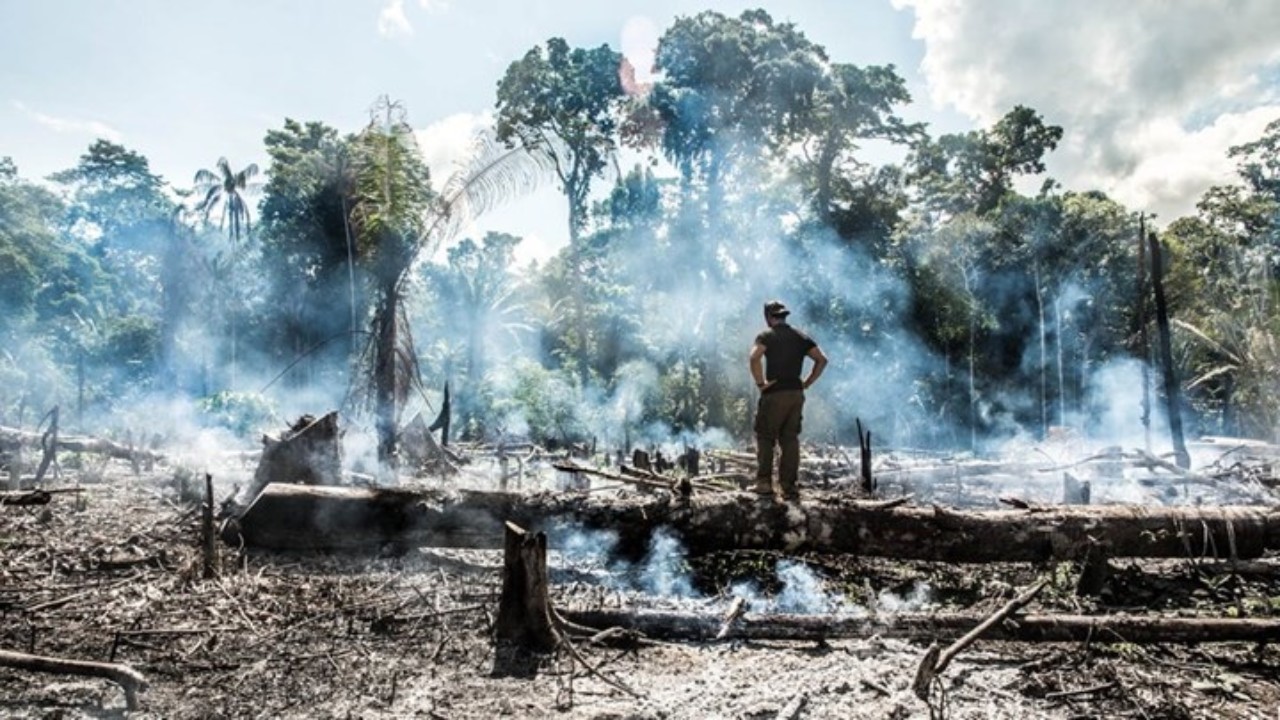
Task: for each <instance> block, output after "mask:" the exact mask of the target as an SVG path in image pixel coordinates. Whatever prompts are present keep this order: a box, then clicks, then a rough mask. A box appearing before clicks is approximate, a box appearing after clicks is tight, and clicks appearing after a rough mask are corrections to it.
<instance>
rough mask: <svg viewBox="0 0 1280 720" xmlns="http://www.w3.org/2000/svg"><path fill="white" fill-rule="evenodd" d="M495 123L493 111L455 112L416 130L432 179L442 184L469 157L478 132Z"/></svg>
mask: <svg viewBox="0 0 1280 720" xmlns="http://www.w3.org/2000/svg"><path fill="white" fill-rule="evenodd" d="M492 126H493V113H491V112H488V111H486V112H483V113H456V114H454V115H450V116H448V117H446V118H444V119H443V120H438V121H436V122H434V123H432V124H430V125H428V126H426V127H425V128H422V129H421V130H418V131H417V132H416V133H415V137H416V139H417V141H418V148H419V149H420V150H421V151H422V156H423V158H424V159H426V161H427V167H429V168H431V181H432V183H433V184H434V185H435V186H436V187H439V186H440V185H441V184H442V183H444V181H445V180H446V179H447V178H448V177H449V176H450V175H452V174H453V171H454V170H455V169H456V167H457V165H458V163H459V162H462V161H464V160H466V159H467V156H468V153H469V152H470V150H471V144H472V141H473V140H474V138H475V137H476V133H477V132H479V131H480V130H482V129H484V128H489V127H492Z"/></svg>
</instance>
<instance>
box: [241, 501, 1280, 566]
mask: <svg viewBox="0 0 1280 720" xmlns="http://www.w3.org/2000/svg"><path fill="white" fill-rule="evenodd" d="M507 521H510V522H515V523H517V524H519V525H521V526H523V527H526V528H530V529H534V530H536V529H544V528H545V529H551V528H554V527H555V526H557V525H562V524H566V523H568V524H572V525H575V526H578V527H581V528H584V529H602V530H608V531H609V532H611V533H613V534H615V535H616V536H617V537H618V550H619V552H621V553H623V554H625V555H631V556H639V555H642V554H643V553H644V552H645V550H646V548H647V547H648V541H649V538H650V537H651V536H652V534H653V533H654V532H655V531H656V530H657V529H659V528H663V527H665V528H668V529H669V530H670V531H671V532H672V533H674V534H675V535H676V536H677V537H678V538H679V539H680V540H681V542H682V543H683V545H684V547H685V549H686V550H687V551H688V552H690V553H692V554H695V555H696V554H703V553H708V552H714V551H719V550H748V549H750V550H780V551H787V552H805V551H812V552H821V553H849V554H854V555H867V556H879V557H891V558H902V559H919V560H936V561H945V562H993V561H1011V562H1014V561H1046V560H1054V559H1068V558H1070V559H1076V558H1080V557H1083V556H1084V553H1085V551H1086V550H1087V548H1088V547H1089V545H1090V543H1092V542H1100V541H1106V542H1109V543H1110V545H1111V555H1112V557H1198V556H1216V557H1219V558H1227V557H1235V558H1255V557H1258V556H1260V555H1261V554H1262V553H1263V552H1264V551H1265V550H1267V549H1277V548H1280V509H1269V508H1257V507H1216V508H1211V509H1210V508H1195V507H1163V506H1158V507H1133V506H1071V507H1061V508H1055V509H1052V510H1040V509H1037V510H1034V511H1031V510H994V511H958V510H945V509H942V508H939V507H927V508H926V507H913V506H896V507H885V505H884V503H866V502H856V501H853V500H850V499H848V498H845V497H842V496H838V495H835V494H832V495H827V496H815V497H813V498H812V499H808V500H806V501H804V502H802V503H786V504H783V503H776V502H771V501H761V500H758V499H756V498H755V496H753V495H747V494H745V493H737V492H720V493H712V494H694V495H693V496H692V497H691V498H688V499H678V498H675V497H672V496H669V495H663V496H647V497H628V498H612V499H610V498H602V497H600V496H598V495H595V494H591V495H583V494H570V493H542V494H538V495H519V494H511V493H497V492H464V493H462V494H460V495H457V496H453V497H446V496H444V495H443V494H432V493H426V492H411V491H406V490H394V491H393V490H385V489H384V490H379V489H370V488H350V487H327V488H325V487H306V486H293V485H282V484H276V483H273V484H271V485H268V486H267V487H266V488H265V489H264V490H263V491H262V493H261V494H260V495H259V496H258V498H257V500H256V501H255V502H254V503H253V504H252V505H251V506H250V507H249V508H248V509H247V510H246V511H245V512H244V513H243V514H242V516H241V517H240V518H238V521H237V524H238V528H234V527H233V528H231V537H232V538H234V537H235V532H236V530H238V531H239V533H240V534H242V535H243V538H244V541H245V542H246V543H248V544H249V545H253V546H259V547H270V548H293V549H319V548H368V547H379V546H381V545H382V544H384V543H387V542H389V541H395V542H397V543H402V544H405V545H435V546H451V547H502V537H503V535H502V531H503V523H504V522H507ZM549 534H550V535H551V538H552V544H553V547H554V543H555V538H556V533H555V532H554V530H550V531H549Z"/></svg>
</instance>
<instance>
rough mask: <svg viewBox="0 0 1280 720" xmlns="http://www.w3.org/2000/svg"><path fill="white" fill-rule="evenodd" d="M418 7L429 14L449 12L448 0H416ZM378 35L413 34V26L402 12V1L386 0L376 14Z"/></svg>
mask: <svg viewBox="0 0 1280 720" xmlns="http://www.w3.org/2000/svg"><path fill="white" fill-rule="evenodd" d="M418 7H420V8H422V9H423V10H425V11H427V12H429V13H444V12H448V11H449V0H418ZM378 34H379V35H382V36H383V37H400V36H404V35H412V34H413V25H412V24H411V23H410V22H409V16H408V14H406V13H405V10H404V0H387V4H386V6H385V7H383V8H382V12H381V13H379V14H378Z"/></svg>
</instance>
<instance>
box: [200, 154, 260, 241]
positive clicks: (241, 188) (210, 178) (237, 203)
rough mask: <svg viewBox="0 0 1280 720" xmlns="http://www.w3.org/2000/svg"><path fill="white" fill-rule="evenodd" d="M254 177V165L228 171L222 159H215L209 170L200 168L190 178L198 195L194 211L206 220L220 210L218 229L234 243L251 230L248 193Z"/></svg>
mask: <svg viewBox="0 0 1280 720" xmlns="http://www.w3.org/2000/svg"><path fill="white" fill-rule="evenodd" d="M257 176H258V166H257V165H256V164H254V163H249V164H248V165H246V166H244V167H243V168H241V169H239V170H233V169H231V163H230V162H228V161H227V159H226V158H224V157H222V158H218V162H217V164H216V165H215V166H214V169H213V170H209V169H207V168H202V169H200V170H197V171H196V176H195V179H194V181H193V182H194V183H195V189H196V192H197V193H199V195H200V196H201V199H200V201H199V202H198V203H197V204H196V210H197V211H198V212H200V213H203V214H204V217H205V218H206V219H208V218H209V216H210V215H212V214H214V213H215V212H217V211H219V210H221V213H220V214H219V215H218V228H219V229H221V228H224V227H225V228H226V230H227V234H228V236H229V237H231V239H232V240H233V241H234V242H237V243H238V242H240V239H241V237H242V236H243V235H246V234H248V233H249V232H250V231H251V230H252V213H251V212H250V209H249V194H250V193H251V192H252V191H254V190H256V189H257V188H256V186H254V184H253V179H254V178H255V177H257Z"/></svg>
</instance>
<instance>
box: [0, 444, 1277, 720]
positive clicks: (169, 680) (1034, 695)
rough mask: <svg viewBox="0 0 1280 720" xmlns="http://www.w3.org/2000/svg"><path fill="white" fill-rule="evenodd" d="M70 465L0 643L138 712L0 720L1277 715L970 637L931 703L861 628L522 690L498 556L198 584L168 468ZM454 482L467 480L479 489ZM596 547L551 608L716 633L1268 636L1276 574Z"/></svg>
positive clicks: (1248, 650)
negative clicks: (1097, 621) (1162, 620)
mask: <svg viewBox="0 0 1280 720" xmlns="http://www.w3.org/2000/svg"><path fill="white" fill-rule="evenodd" d="M58 470H59V476H58V477H57V478H56V479H54V480H52V481H51V482H49V483H47V487H49V488H51V489H56V488H81V489H82V492H79V493H66V494H58V495H55V496H54V498H53V500H52V502H51V503H49V504H48V505H43V506H33V507H3V508H0V617H2V618H3V621H2V622H0V650H9V651H17V652H22V653H34V654H39V655H46V656H54V657H59V658H73V659H80V660H94V661H101V662H114V663H121V664H125V665H128V666H130V667H132V668H134V669H135V670H137V671H138V672H140V673H142V674H143V675H145V676H146V678H147V679H148V681H149V687H148V689H147V690H146V691H145V692H143V693H141V695H140V696H139V701H140V702H139V708H138V709H137V710H135V711H129V710H127V709H126V707H125V698H124V694H123V693H122V691H121V690H120V688H118V687H117V686H116V685H115V684H113V683H111V682H109V681H107V680H101V679H93V678H83V677H75V676H63V675H57V674H50V673H38V672H32V671H26V670H15V669H10V668H3V667H0V716H4V717H14V718H55V717H56V718H102V717H130V718H327V717H335V718H348V717H350V718H401V717H425V718H459V719H463V718H492V717H516V718H525V717H528V718H542V717H563V718H886V717H888V718H930V717H949V718H1078V717H1108V718H1110V717H1148V718H1180V717H1196V718H1199V717H1204V718H1210V717H1212V718H1222V717H1232V718H1273V717H1275V712H1276V710H1275V708H1276V707H1280V651H1277V649H1276V648H1275V647H1274V646H1271V645H1261V646H1253V645H1242V644H1230V643H1223V644H1201V645H1188V646H1169V645H1146V646H1140V645H1136V644H1130V643H1125V642H1101V641H1099V642H1089V643H1069V644H1061V643H1060V644H1032V643H1008V642H1002V643H996V642H979V643H977V644H976V645H974V646H972V647H970V648H969V649H967V650H966V651H964V652H962V653H961V654H960V655H959V656H958V657H957V659H956V660H955V661H954V662H953V663H952V664H951V665H950V667H948V668H947V670H946V672H945V673H944V675H943V677H942V681H941V682H940V683H939V684H938V685H937V686H936V689H935V692H934V693H933V694H932V695H931V697H930V699H929V700H927V701H925V700H920V699H919V698H917V697H916V696H915V695H914V693H913V692H912V690H911V684H912V681H913V679H914V676H915V673H916V668H917V666H918V665H919V663H920V659H921V657H922V655H923V653H924V651H925V648H926V645H927V642H925V641H907V640H900V639H893V638H882V637H879V636H877V635H874V634H871V635H869V636H868V637H865V638H858V639H851V640H831V641H825V642H816V641H804V642H783V641H777V642H745V641H740V640H735V639H733V638H732V637H730V638H729V639H727V640H724V641H720V642H699V643H693V642H690V643H672V642H643V643H640V644H624V645H622V646H618V645H597V644H592V643H590V642H588V641H586V640H584V639H578V640H574V641H573V642H574V644H573V651H572V652H571V651H570V650H569V649H568V648H562V649H561V650H559V651H557V652H555V653H552V654H550V655H547V656H545V657H542V658H539V659H538V661H537V663H536V665H535V666H534V667H533V668H532V671H531V672H530V673H529V674H526V675H521V676H511V675H503V674H500V673H496V672H495V667H496V662H495V652H494V647H493V644H492V642H491V639H490V631H491V625H492V622H493V618H494V614H495V611H496V607H497V602H498V595H499V590H500V587H501V566H502V558H501V557H500V554H499V553H498V552H497V551H482V550H449V549H439V548H418V549H414V550H411V551H409V552H408V553H406V554H403V555H399V556H395V557H370V556H363V555H342V554H283V553H268V552H261V551H246V550H243V549H239V548H230V547H223V548H222V558H221V562H220V574H219V576H218V577H216V578H213V579H203V578H202V577H201V566H200V554H199V528H200V517H199V516H200V513H199V502H200V493H201V486H202V485H203V483H202V482H200V479H201V478H200V474H199V473H198V472H197V473H193V472H191V471H189V470H187V469H185V468H183V467H182V466H181V463H179V462H174V463H172V464H163V463H162V464H160V465H157V466H155V467H154V468H152V469H150V470H146V469H142V470H141V472H135V470H134V468H133V467H132V466H131V465H130V464H129V463H128V462H126V461H122V460H113V461H110V462H104V461H101V460H98V459H96V458H94V457H93V456H90V455H64V456H63V457H62V458H61V460H60V463H59V468H58ZM252 472H253V466H252V463H251V462H241V463H234V462H233V463H230V464H228V465H226V466H221V467H219V468H218V469H217V470H216V471H215V472H214V476H215V486H216V492H215V494H216V496H217V497H218V498H219V499H221V498H224V497H228V496H230V495H231V494H232V491H233V487H234V486H236V485H241V486H243V484H244V483H245V482H246V481H247V479H248V478H249V477H250V476H251V475H252ZM468 472H470V473H472V475H471V476H470V479H471V480H472V481H477V482H478V481H479V478H481V477H482V475H483V472H484V470H483V468H482V467H476V468H472V469H471V470H469V471H468ZM885 477H886V479H889V478H890V477H891V475H890V474H886V476H885ZM919 477H923V475H917V478H919ZM467 481H468V479H467V477H466V476H464V477H463V478H462V479H461V480H455V481H454V482H455V483H459V482H463V483H465V482H467ZM423 482H428V483H429V482H430V481H423ZM985 482H988V480H982V481H981V482H978V481H975V483H973V486H979V485H981V484H982V483H985ZM915 484H916V487H915V488H914V490H915V491H916V492H920V490H921V488H922V487H924V485H922V484H921V482H920V480H919V479H917V480H916V481H915ZM536 485H537V482H535V481H530V482H528V483H526V488H527V489H528V488H529V487H531V486H536ZM939 487H942V486H939ZM608 492H613V491H608ZM617 492H624V490H618V491H617ZM940 492H941V491H940ZM946 492H955V491H954V490H950V489H948V490H946ZM1155 492H1164V491H1163V490H1159V489H1157V490H1156V491H1155ZM997 494H1002V493H999V492H997V491H996V490H994V489H993V490H992V496H993V497H994V496H995V495H997ZM607 544H608V538H607V536H602V535H600V534H587V533H576V534H575V533H572V532H569V531H566V532H563V533H558V534H553V535H552V547H551V549H552V552H551V557H550V562H551V580H552V601H553V603H554V604H555V605H556V606H557V607H561V608H599V607H605V608H614V609H679V610H683V611H687V612H705V613H707V614H708V615H719V614H722V613H724V612H725V611H726V609H727V608H729V607H730V605H731V603H732V602H733V599H734V598H735V597H743V598H745V599H746V600H747V601H748V603H747V610H748V612H769V611H786V612H805V613H828V614H832V615H833V616H853V615H857V614H858V613H876V614H877V615H878V616H880V617H884V616H885V615H891V614H892V613H894V612H906V611H923V612H927V611H929V610H931V609H948V610H967V611H971V612H974V613H978V614H983V613H988V612H991V611H994V610H995V609H996V608H998V607H999V606H1000V605H1002V604H1003V603H1005V602H1007V601H1008V600H1009V599H1010V598H1011V597H1013V596H1014V595H1015V594H1016V593H1017V592H1018V590H1019V589H1020V588H1025V587H1027V586H1029V585H1030V584H1032V583H1033V582H1035V581H1036V580H1039V579H1047V580H1048V581H1049V585H1048V587H1047V588H1046V589H1045V590H1044V591H1043V592H1042V593H1041V594H1040V595H1039V596H1037V598H1036V599H1035V600H1034V601H1033V603H1032V605H1031V606H1029V607H1028V608H1027V610H1028V611H1029V612H1030V611H1034V612H1041V613H1049V612H1073V613H1115V612H1130V613H1153V614H1160V615H1177V616H1194V617H1259V618H1280V572H1276V573H1270V574H1268V573H1267V572H1265V570H1266V567H1265V563H1264V567H1262V568H1261V570H1263V572H1255V573H1251V574H1247V575H1246V574H1233V573H1230V572H1220V571H1214V572H1209V571H1208V570H1207V569H1206V567H1207V566H1206V567H1201V566H1199V565H1198V564H1197V563H1192V562H1187V561H1161V562H1145V563H1140V562H1134V561H1117V562H1116V565H1117V568H1116V573H1115V575H1114V576H1113V579H1112V584H1111V588H1110V590H1109V592H1107V593H1105V594H1104V595H1103V596H1102V597H1100V598H1091V599H1081V598H1077V597H1076V596H1075V595H1074V593H1073V592H1072V590H1073V587H1074V583H1075V576H1076V569H1075V568H1073V567H1071V564H1069V563H1061V564H1053V565H1040V566H1037V565H1029V564H988V565H980V566H957V565H947V564H941V563H923V562H895V561H888V560H873V559H865V558H851V557H845V556H836V557H833V556H821V557H819V556H801V557H786V556H782V555H780V554H776V553H761V552H750V553H748V552H731V553H719V554H716V555H712V556H705V557H697V558H688V557H684V555H683V554H682V552H681V550H680V548H679V546H678V543H671V542H667V543H657V544H655V546H654V547H653V548H652V552H651V553H650V555H649V556H648V557H646V558H645V559H643V560H641V561H639V562H632V563H622V562H620V561H616V560H613V559H611V558H610V557H609V556H608V554H607V552H606V550H607ZM1267 562H1269V561H1267ZM1254 570H1259V568H1257V567H1255V568H1254Z"/></svg>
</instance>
